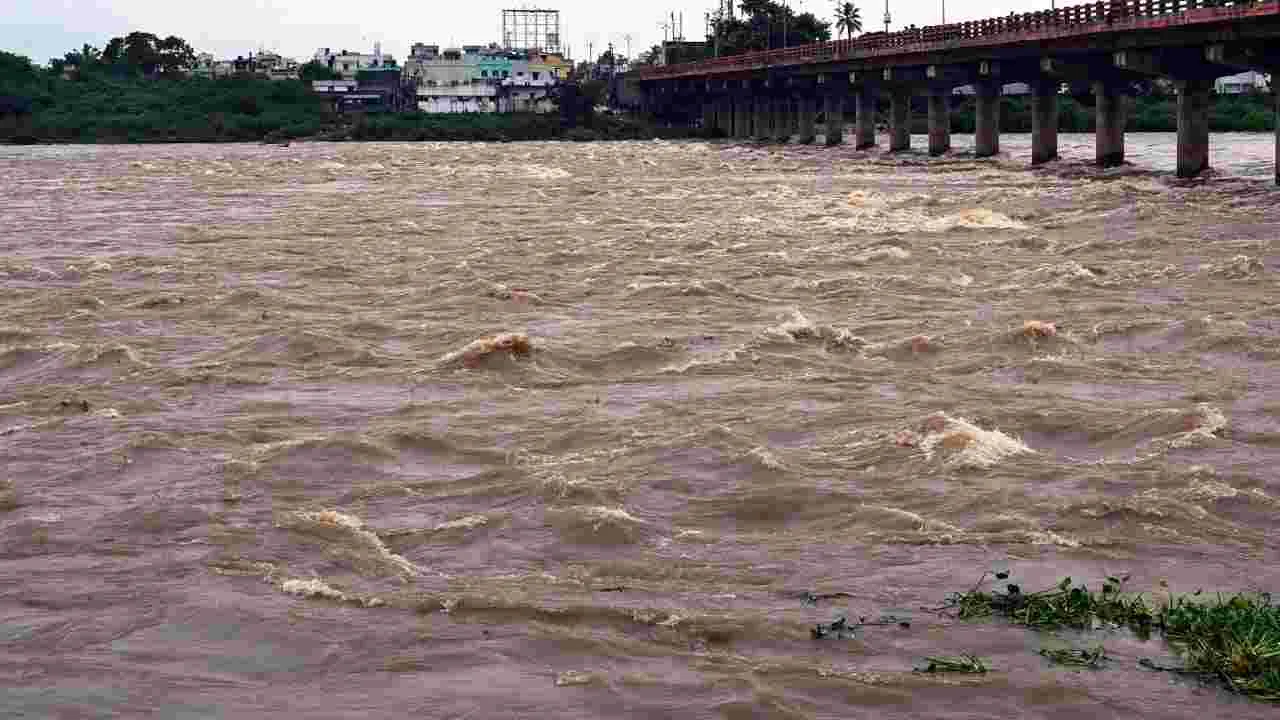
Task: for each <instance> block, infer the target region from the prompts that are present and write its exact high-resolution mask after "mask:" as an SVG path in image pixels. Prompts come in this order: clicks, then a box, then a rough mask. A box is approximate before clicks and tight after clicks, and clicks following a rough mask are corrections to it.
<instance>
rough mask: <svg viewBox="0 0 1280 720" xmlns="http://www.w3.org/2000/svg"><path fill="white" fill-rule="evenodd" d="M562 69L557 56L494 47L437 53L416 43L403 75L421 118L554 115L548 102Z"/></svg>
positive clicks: (457, 49) (449, 49)
mask: <svg viewBox="0 0 1280 720" xmlns="http://www.w3.org/2000/svg"><path fill="white" fill-rule="evenodd" d="M565 65H567V63H566V62H565V61H564V60H563V59H560V58H559V57H558V56H549V55H542V54H537V53H534V54H532V55H531V54H528V53H519V52H512V51H510V50H504V49H502V48H500V47H498V46H497V45H489V46H482V45H464V46H462V47H460V48H445V49H444V50H441V49H440V47H439V46H438V45H426V44H423V43H416V44H414V45H413V47H412V49H411V51H410V53H409V58H408V60H406V61H405V64H404V75H405V77H406V78H411V79H413V80H414V81H415V83H416V85H417V88H418V90H417V92H418V108H419V109H420V110H422V111H423V112H428V113H459V112H511V111H523V112H546V111H550V110H552V109H554V105H553V104H552V103H551V99H550V98H551V94H552V92H553V88H554V87H555V86H556V85H557V84H558V83H559V82H560V75H561V74H562V73H563V72H564V70H563V66H565Z"/></svg>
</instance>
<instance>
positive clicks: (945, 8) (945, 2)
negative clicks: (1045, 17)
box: [942, 0, 1052, 25]
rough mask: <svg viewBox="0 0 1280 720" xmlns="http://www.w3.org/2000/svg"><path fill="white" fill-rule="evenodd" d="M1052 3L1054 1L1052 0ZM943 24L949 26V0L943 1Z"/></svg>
mask: <svg viewBox="0 0 1280 720" xmlns="http://www.w3.org/2000/svg"><path fill="white" fill-rule="evenodd" d="M1050 2H1052V0H1050ZM942 24H943V25H946V24H947V0H942Z"/></svg>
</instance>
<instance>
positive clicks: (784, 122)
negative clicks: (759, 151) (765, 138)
mask: <svg viewBox="0 0 1280 720" xmlns="http://www.w3.org/2000/svg"><path fill="white" fill-rule="evenodd" d="M790 105H791V103H790V102H789V101H788V100H787V99H786V98H774V100H773V140H774V142H779V143H785V142H786V141H787V140H790V139H791V118H790V117H789V115H790V114H791V110H790Z"/></svg>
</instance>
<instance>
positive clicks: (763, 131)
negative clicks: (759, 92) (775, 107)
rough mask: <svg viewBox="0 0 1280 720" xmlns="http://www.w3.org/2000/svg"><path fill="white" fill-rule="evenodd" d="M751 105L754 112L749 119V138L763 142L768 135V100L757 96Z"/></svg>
mask: <svg viewBox="0 0 1280 720" xmlns="http://www.w3.org/2000/svg"><path fill="white" fill-rule="evenodd" d="M752 105H753V106H754V109H755V112H754V113H753V116H752V118H751V136H752V137H754V138H755V139H757V140H764V139H765V138H766V137H768V135H769V110H770V108H769V98H767V97H759V96H757V97H756V98H755V100H753V101H752Z"/></svg>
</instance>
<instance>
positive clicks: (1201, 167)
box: [1178, 80, 1213, 178]
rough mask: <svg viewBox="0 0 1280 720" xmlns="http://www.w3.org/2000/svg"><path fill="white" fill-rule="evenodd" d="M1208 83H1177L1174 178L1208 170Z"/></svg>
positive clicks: (1189, 81)
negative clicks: (1176, 151)
mask: <svg viewBox="0 0 1280 720" xmlns="http://www.w3.org/2000/svg"><path fill="white" fill-rule="evenodd" d="M1211 90H1213V82H1212V81H1210V80H1179V81H1178V177H1180V178H1191V177H1195V176H1197V175H1199V174H1200V173H1202V172H1204V171H1205V170H1208V169H1209V92H1210V91H1211Z"/></svg>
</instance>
